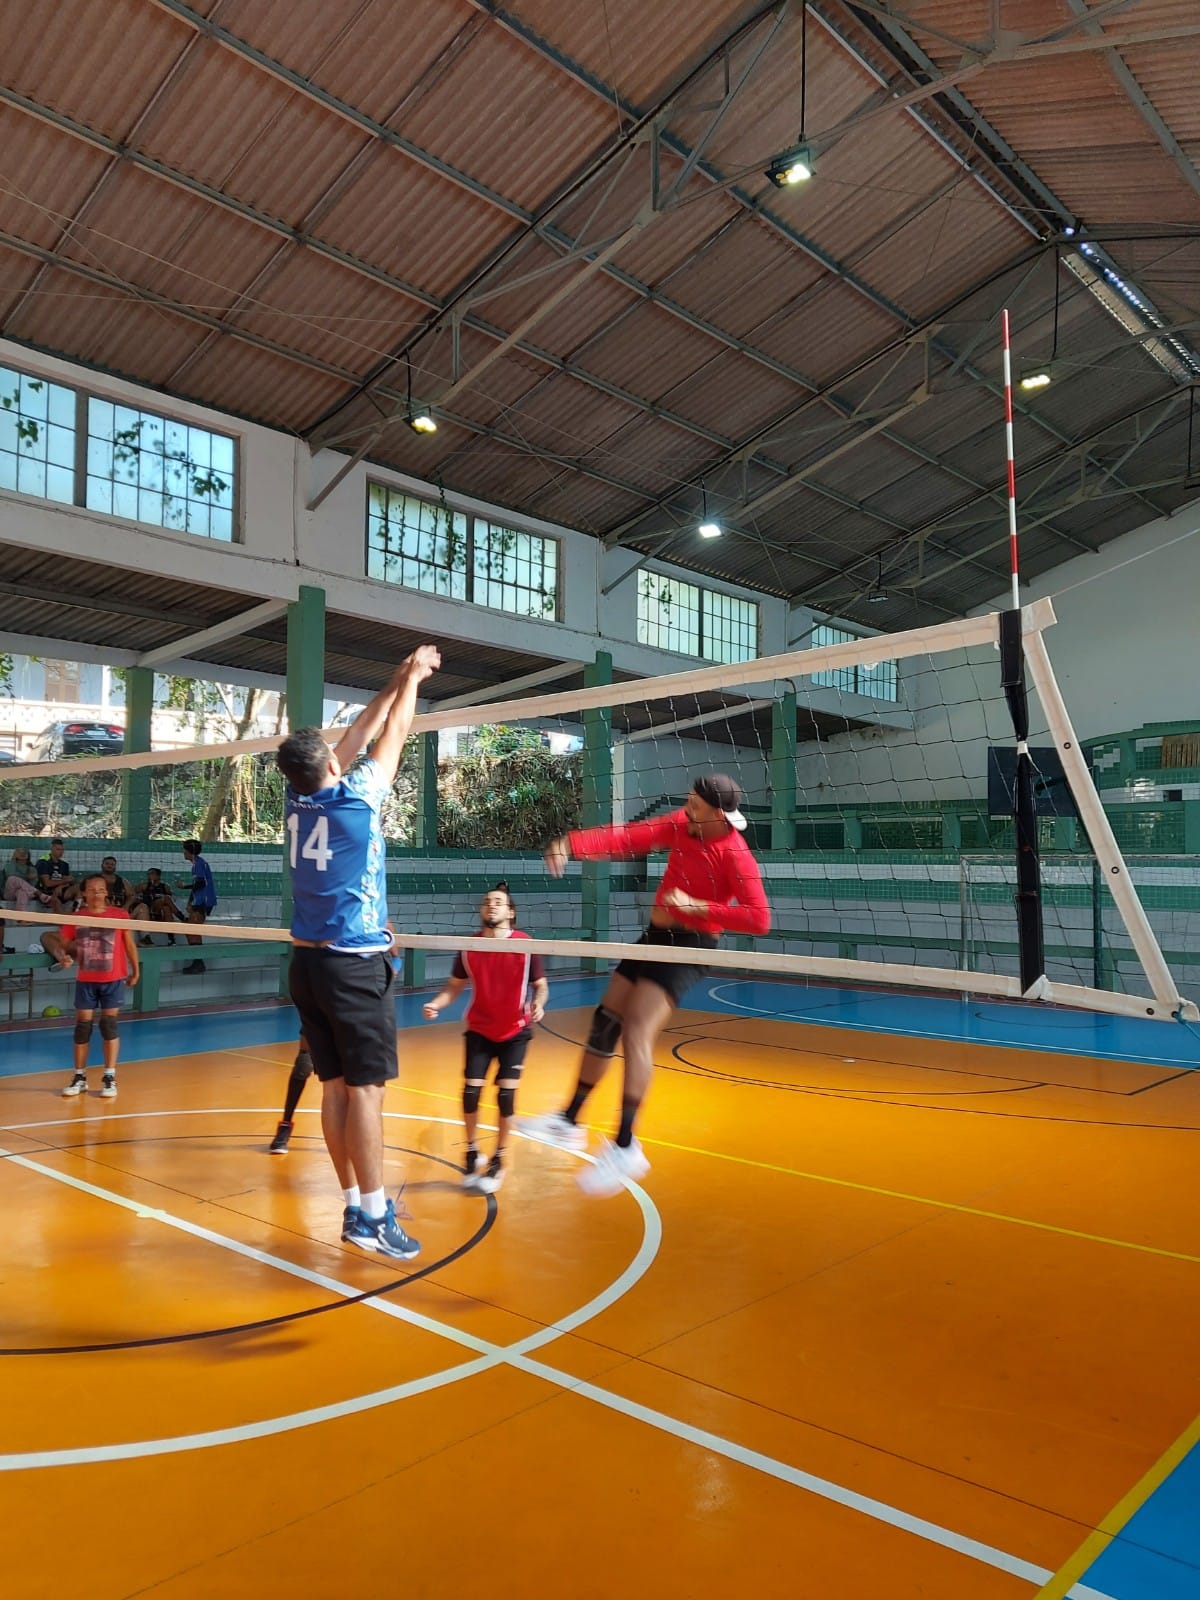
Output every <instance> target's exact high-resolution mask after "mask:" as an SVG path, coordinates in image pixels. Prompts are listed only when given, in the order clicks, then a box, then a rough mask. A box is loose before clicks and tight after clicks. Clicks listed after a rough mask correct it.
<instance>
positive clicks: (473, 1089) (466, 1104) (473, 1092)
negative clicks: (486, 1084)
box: [463, 1083, 483, 1112]
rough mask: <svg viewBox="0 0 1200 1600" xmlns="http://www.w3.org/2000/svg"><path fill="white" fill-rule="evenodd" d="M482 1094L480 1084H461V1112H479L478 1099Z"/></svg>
mask: <svg viewBox="0 0 1200 1600" xmlns="http://www.w3.org/2000/svg"><path fill="white" fill-rule="evenodd" d="M482 1093H483V1085H482V1084H481V1083H464V1084H463V1110H464V1111H468V1112H470V1111H478V1110H479V1097H480V1095H481V1094H482Z"/></svg>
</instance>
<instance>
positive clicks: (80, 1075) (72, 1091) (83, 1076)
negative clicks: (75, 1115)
mask: <svg viewBox="0 0 1200 1600" xmlns="http://www.w3.org/2000/svg"><path fill="white" fill-rule="evenodd" d="M86 1093H87V1073H86V1072H77V1073H76V1074H75V1076H74V1077H73V1078H72V1079H71V1081H70V1083H69V1084H68V1085H67V1086H66V1088H65V1089H64V1090H63V1099H64V1100H70V1099H71V1098H72V1096H74V1095H77V1094H86Z"/></svg>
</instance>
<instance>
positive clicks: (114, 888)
mask: <svg viewBox="0 0 1200 1600" xmlns="http://www.w3.org/2000/svg"><path fill="white" fill-rule="evenodd" d="M100 876H101V877H102V878H103V879H104V887H105V888H106V889H107V890H108V903H109V905H110V906H115V907H116V909H117V910H118V911H127V910H128V909H129V903H130V901H131V900H132V899H133V889H132V888H131V887H130V884H129V881H128V879H126V878H122V877H121V876H120V874H119V873H118V872H117V858H116V856H105V858H104V860H103V861H102V862H101V863H100Z"/></svg>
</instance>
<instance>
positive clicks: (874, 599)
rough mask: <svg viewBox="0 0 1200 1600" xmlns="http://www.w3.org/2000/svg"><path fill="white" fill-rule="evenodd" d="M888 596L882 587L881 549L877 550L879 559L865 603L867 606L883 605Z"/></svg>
mask: <svg viewBox="0 0 1200 1600" xmlns="http://www.w3.org/2000/svg"><path fill="white" fill-rule="evenodd" d="M890 598H891V596H890V595H889V594H888V592H887V590H886V589H885V588H884V587H883V551H882V550H881V551H880V552H879V561H878V564H877V566H876V568H875V582H874V584H873V585H872V587H871V589H870V590H869V591H868V593H867V604H868V605H869V606H879V605H884V604H886V602H887V601H888V600H889V599H890Z"/></svg>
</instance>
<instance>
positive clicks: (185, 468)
mask: <svg viewBox="0 0 1200 1600" xmlns="http://www.w3.org/2000/svg"><path fill="white" fill-rule="evenodd" d="M236 473H237V442H236V440H235V439H233V438H232V437H231V436H230V435H228V434H223V433H214V432H213V431H212V430H211V429H209V428H199V427H196V426H195V425H194V424H192V423H187V422H181V421H179V420H178V419H177V418H172V417H167V416H162V415H160V414H159V413H158V412H156V411H145V410H142V409H140V408H138V407H136V406H127V405H122V404H120V403H119V402H116V401H112V400H107V399H105V398H103V397H102V396H100V395H95V394H92V393H90V392H89V391H88V390H87V389H80V388H76V387H74V386H68V385H66V384H61V383H51V382H50V381H49V379H46V378H40V377H37V376H36V375H33V374H31V373H27V372H20V371H17V370H16V369H14V368H11V367H0V489H12V490H15V491H16V492H17V493H18V494H27V495H31V496H35V497H37V498H38V499H42V500H57V501H59V502H60V503H62V504H64V505H77V506H85V507H86V508H87V509H88V510H89V511H100V512H103V513H104V514H105V515H106V516H116V517H124V518H126V519H127V520H129V521H131V522H148V523H152V524H153V525H154V526H155V527H160V528H176V529H179V530H180V531H181V532H186V533H196V534H200V535H202V536H203V537H204V538H208V539H222V540H231V539H233V538H234V536H235V532H236V514H235V508H236V504H237V497H236Z"/></svg>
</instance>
